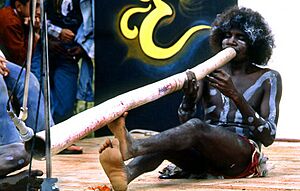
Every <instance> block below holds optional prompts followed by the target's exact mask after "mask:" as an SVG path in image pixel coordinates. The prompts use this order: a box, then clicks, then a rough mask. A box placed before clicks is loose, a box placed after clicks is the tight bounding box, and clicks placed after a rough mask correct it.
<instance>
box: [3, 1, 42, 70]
mask: <svg viewBox="0 0 300 191" xmlns="http://www.w3.org/2000/svg"><path fill="white" fill-rule="evenodd" d="M35 14H36V17H35V23H34V35H33V37H34V38H33V40H34V42H33V47H35V45H36V43H37V41H38V40H39V38H40V35H39V32H40V4H39V0H37V3H36V13H35ZM29 23H30V1H29V0H11V1H10V6H6V7H3V8H1V9H0V25H1V28H0V48H1V50H2V51H3V53H4V54H5V56H6V57H7V59H8V60H10V61H11V62H13V63H16V64H18V65H20V66H22V65H23V64H24V62H25V61H26V56H27V49H28V36H29Z"/></svg>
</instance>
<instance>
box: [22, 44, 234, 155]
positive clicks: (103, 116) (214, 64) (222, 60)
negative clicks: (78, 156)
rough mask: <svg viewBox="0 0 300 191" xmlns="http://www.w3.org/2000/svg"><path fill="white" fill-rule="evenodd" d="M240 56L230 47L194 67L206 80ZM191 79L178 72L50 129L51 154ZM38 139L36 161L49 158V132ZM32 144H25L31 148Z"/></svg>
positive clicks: (41, 134) (198, 77)
mask: <svg viewBox="0 0 300 191" xmlns="http://www.w3.org/2000/svg"><path fill="white" fill-rule="evenodd" d="M235 56H236V52H235V50H234V49H233V48H227V49H224V50H222V51H221V52H219V53H217V54H216V55H215V56H213V57H211V58H210V59H208V60H206V61H205V62H203V63H201V64H199V65H197V66H195V67H194V68H191V69H190V71H192V72H194V73H195V75H196V78H197V79H198V80H199V79H202V78H204V77H205V76H206V75H207V74H209V73H211V72H212V71H214V70H215V69H217V68H220V67H222V66H223V65H224V64H226V63H228V62H229V61H230V60H231V59H233V58H234V57H235ZM186 79H187V76H186V73H185V72H182V73H178V74H175V75H173V76H170V77H168V78H165V79H163V80H160V81H157V82H155V83H152V84H149V85H146V86H143V87H141V88H138V89H135V90H132V91H129V92H127V93H124V94H121V95H119V96H116V97H114V98H112V99H109V100H107V101H105V102H103V103H101V104H99V105H97V106H95V107H93V108H90V109H88V110H85V111H83V112H81V113H79V114H77V115H75V116H73V117H71V118H69V119H67V120H66V121H63V122H61V123H59V124H57V125H54V126H53V127H51V128H50V130H51V134H50V137H51V154H52V155H54V154H57V153H59V152H60V151H62V150H63V149H65V148H67V147H68V146H70V145H71V144H72V143H74V142H75V141H77V140H79V139H81V138H83V137H85V136H87V135H88V134H89V133H91V132H94V131H95V130H97V129H99V128H101V127H103V126H105V125H106V124H108V123H110V122H112V121H113V120H115V119H117V118H118V117H120V116H121V115H122V114H123V113H124V112H125V111H129V110H131V109H134V108H137V107H139V106H141V105H144V104H146V103H149V102H152V101H155V100H157V99H159V98H161V97H163V96H165V95H168V94H170V93H172V92H175V91H177V90H180V89H181V88H182V86H183V84H184V81H185V80H186ZM37 137H38V139H37V140H36V143H35V147H34V158H35V159H38V160H40V159H43V158H44V156H45V132H44V131H42V132H39V133H37ZM31 142H32V141H28V142H26V143H25V146H26V148H27V149H30V148H31Z"/></svg>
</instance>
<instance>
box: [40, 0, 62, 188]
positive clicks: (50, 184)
mask: <svg viewBox="0 0 300 191" xmlns="http://www.w3.org/2000/svg"><path fill="white" fill-rule="evenodd" d="M40 9H41V25H42V27H41V40H42V50H43V52H42V66H43V74H44V75H43V87H44V100H45V101H44V103H45V107H44V108H45V125H46V128H45V144H46V178H45V179H44V181H43V183H42V186H41V191H59V188H58V187H57V186H56V185H55V183H56V182H57V181H58V179H57V178H52V162H51V139H50V117H49V116H50V91H49V90H50V85H49V57H48V32H47V31H48V28H47V13H46V12H45V4H44V0H40Z"/></svg>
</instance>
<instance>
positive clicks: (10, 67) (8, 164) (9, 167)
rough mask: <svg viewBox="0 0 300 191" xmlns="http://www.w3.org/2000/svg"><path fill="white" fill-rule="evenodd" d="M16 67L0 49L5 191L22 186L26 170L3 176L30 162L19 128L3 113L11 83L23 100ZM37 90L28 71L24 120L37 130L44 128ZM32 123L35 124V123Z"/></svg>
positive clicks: (0, 168) (0, 173)
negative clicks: (27, 90) (25, 118)
mask: <svg viewBox="0 0 300 191" xmlns="http://www.w3.org/2000/svg"><path fill="white" fill-rule="evenodd" d="M20 71H21V67H20V66H18V65H16V64H14V63H11V62H9V61H7V60H6V59H5V57H4V55H3V54H2V52H1V51H0V190H7V191H8V190H25V189H21V188H26V184H27V182H28V180H27V179H28V172H27V171H24V172H21V173H20V174H18V175H14V176H7V175H8V174H10V173H12V172H15V171H16V170H19V169H22V168H23V167H25V166H27V165H28V164H29V162H30V153H28V152H27V151H26V150H25V148H24V144H23V143H22V140H21V138H20V135H19V132H18V130H17V129H16V127H15V125H14V123H13V121H12V120H11V118H10V117H9V115H8V113H7V102H8V99H9V96H8V90H10V91H13V87H14V86H15V85H16V88H15V89H14V92H13V95H14V96H15V97H16V99H17V100H18V101H19V103H20V104H21V105H22V104H23V94H24V93H23V92H24V80H25V79H24V76H25V71H23V72H22V75H21V78H20V80H19V81H18V80H17V79H18V75H19V73H20ZM15 83H16V84H15ZM39 91H40V84H39V82H38V81H37V79H36V78H35V76H34V75H33V74H31V75H30V80H29V93H28V117H27V120H26V121H25V123H26V125H27V126H28V127H31V128H33V129H35V128H36V131H37V132H38V131H42V130H44V129H45V118H44V101H43V100H44V98H43V96H41V100H40V103H38V102H39V101H38V98H39ZM38 106H40V108H39V109H38ZM37 111H39V112H38V119H37V118H36V116H37V113H36V112H37ZM37 120H38V121H37ZM36 124H37V127H35V125H36ZM53 124H54V123H53V120H52V118H51V117H50V125H51V126H52V125H53ZM42 174H43V173H42V172H41V171H39V170H37V171H32V175H33V176H40V175H42ZM20 179H21V180H20ZM25 180H26V181H25ZM20 184H21V185H20Z"/></svg>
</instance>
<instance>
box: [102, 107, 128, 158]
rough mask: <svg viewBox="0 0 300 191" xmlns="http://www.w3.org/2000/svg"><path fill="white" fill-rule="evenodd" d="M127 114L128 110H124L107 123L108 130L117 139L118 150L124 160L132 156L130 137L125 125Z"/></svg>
mask: <svg viewBox="0 0 300 191" xmlns="http://www.w3.org/2000/svg"><path fill="white" fill-rule="evenodd" d="M127 115H128V112H124V113H123V115H122V116H120V117H119V118H118V119H116V120H114V121H113V122H111V123H109V124H107V126H108V128H109V130H110V131H111V132H112V133H113V134H114V136H115V137H116V138H117V139H118V140H119V143H120V151H121V154H122V158H123V160H124V161H126V160H128V159H130V158H131V157H132V155H131V152H130V150H131V149H130V148H131V146H132V140H133V139H132V137H131V136H130V134H129V133H128V131H127V129H126V126H125V119H126V117H127Z"/></svg>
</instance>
